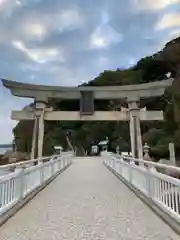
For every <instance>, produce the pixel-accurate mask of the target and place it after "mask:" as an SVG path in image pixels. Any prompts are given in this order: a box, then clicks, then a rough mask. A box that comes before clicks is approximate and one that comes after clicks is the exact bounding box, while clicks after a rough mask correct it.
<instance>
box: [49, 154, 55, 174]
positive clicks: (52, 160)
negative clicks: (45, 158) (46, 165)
mask: <svg viewBox="0 0 180 240" xmlns="http://www.w3.org/2000/svg"><path fill="white" fill-rule="evenodd" d="M50 164H51V177H52V176H53V175H54V158H53V157H52V158H51V160H50Z"/></svg>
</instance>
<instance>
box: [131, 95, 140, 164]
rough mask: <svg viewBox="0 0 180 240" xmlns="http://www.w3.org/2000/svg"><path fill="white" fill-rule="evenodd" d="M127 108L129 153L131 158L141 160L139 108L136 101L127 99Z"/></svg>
mask: <svg viewBox="0 0 180 240" xmlns="http://www.w3.org/2000/svg"><path fill="white" fill-rule="evenodd" d="M127 101H128V107H129V118H130V121H129V125H130V140H131V152H132V157H133V158H138V159H143V146H142V137H141V125H140V108H139V106H138V105H139V100H138V99H130V98H128V100H127Z"/></svg>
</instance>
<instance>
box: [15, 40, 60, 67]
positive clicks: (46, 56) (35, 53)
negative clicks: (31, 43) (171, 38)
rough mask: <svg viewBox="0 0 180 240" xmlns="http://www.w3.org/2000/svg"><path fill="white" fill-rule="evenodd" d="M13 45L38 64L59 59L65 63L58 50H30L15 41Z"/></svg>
mask: <svg viewBox="0 0 180 240" xmlns="http://www.w3.org/2000/svg"><path fill="white" fill-rule="evenodd" d="M12 45H13V46H14V47H15V48H17V49H19V50H20V51H22V52H23V53H25V54H26V55H27V56H28V57H29V58H30V59H31V60H32V61H35V62H37V63H46V62H50V61H53V60H57V58H59V59H61V60H62V61H63V57H62V53H61V54H60V50H59V49H57V48H49V49H44V48H43V49H38V48H37V49H28V48H27V47H26V46H25V45H24V43H23V42H21V41H13V43H12ZM60 55H61V56H60Z"/></svg>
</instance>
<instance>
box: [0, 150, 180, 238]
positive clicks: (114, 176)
mask: <svg viewBox="0 0 180 240" xmlns="http://www.w3.org/2000/svg"><path fill="white" fill-rule="evenodd" d="M133 161H138V160H134V159H133V158H125V157H122V156H119V155H116V154H113V153H109V152H103V153H102V154H101V157H76V156H74V153H73V152H68V153H63V154H61V156H59V155H57V156H52V157H50V158H48V159H47V158H43V159H37V160H33V161H32V160H30V161H28V162H25V163H16V164H11V167H16V170H15V171H14V172H12V173H11V174H7V175H6V176H3V177H1V178H0V193H1V195H0V201H1V205H0V224H1V227H0V239H6V240H11V239H12V240H16V239H18V240H22V239H23V240H24V239H27V240H28V239H32V240H38V239H43V240H46V239H47V240H48V239H88V240H89V239H142V240H144V239H148V240H149V239H152V240H156V239H157V240H160V239H163V240H166V239H173V240H176V239H177V240H178V239H179V234H180V231H179V230H180V228H179V226H180V181H179V180H177V179H174V178H171V177H168V176H166V175H163V174H161V173H158V172H157V171H155V170H152V169H153V164H154V165H156V164H155V163H150V162H148V166H147V162H145V161H140V164H139V165H136V164H134V163H133ZM36 162H38V163H39V164H37V165H34V164H35V163H36ZM142 163H143V164H144V166H143V165H142ZM145 164H146V167H145ZM6 167H7V166H6ZM8 167H10V166H8ZM168 167H169V166H168ZM172 168H173V167H172ZM174 168H175V167H174Z"/></svg>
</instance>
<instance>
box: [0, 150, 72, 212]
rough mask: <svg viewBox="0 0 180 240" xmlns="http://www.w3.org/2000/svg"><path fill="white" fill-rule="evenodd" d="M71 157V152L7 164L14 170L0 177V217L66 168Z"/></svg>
mask: <svg viewBox="0 0 180 240" xmlns="http://www.w3.org/2000/svg"><path fill="white" fill-rule="evenodd" d="M73 156H74V153H73V152H68V153H66V154H63V155H54V156H51V157H46V158H42V159H35V160H31V161H27V162H19V163H17V164H9V165H10V166H11V167H16V168H15V170H14V172H12V173H9V174H6V175H5V176H1V177H0V216H1V215H2V214H3V213H5V212H6V211H8V210H9V209H10V208H11V207H13V206H14V205H15V204H16V203H18V202H19V201H21V200H22V199H23V198H25V197H26V196H27V194H29V193H30V192H32V191H33V190H35V189H36V188H37V187H39V186H41V185H42V184H44V183H45V182H46V181H47V180H48V179H50V178H51V177H52V176H54V175H56V174H57V173H59V172H60V171H62V170H63V169H65V168H66V167H68V166H69V165H70V164H71V162H72V158H73ZM40 160H46V162H43V161H41V162H40ZM36 162H39V164H37V165H35V166H34V165H33V166H32V163H36ZM30 164H31V165H30ZM5 167H6V168H7V167H8V166H7V165H6V166H1V168H5Z"/></svg>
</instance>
